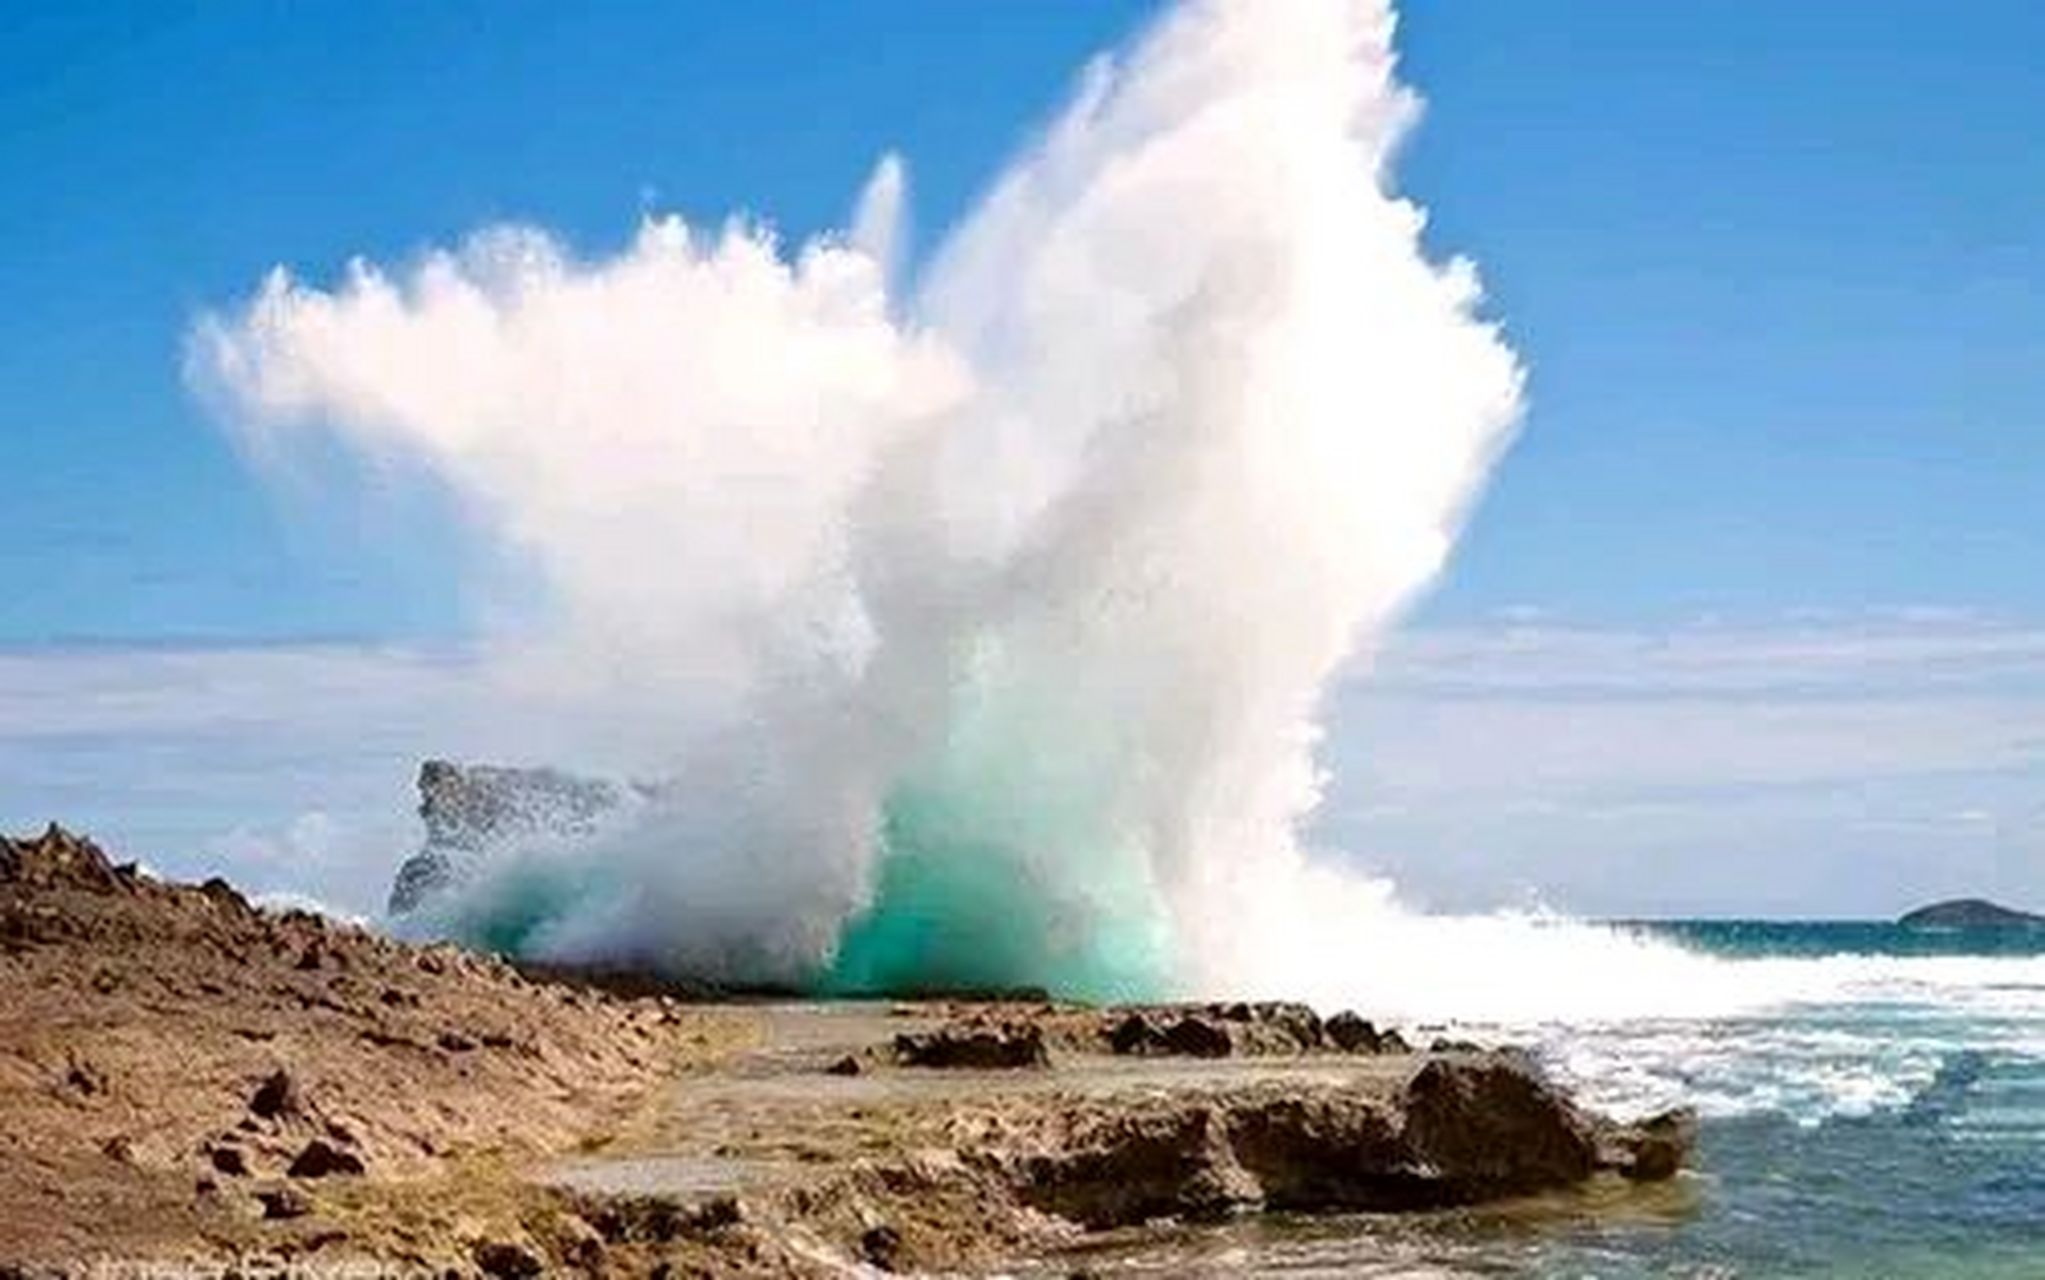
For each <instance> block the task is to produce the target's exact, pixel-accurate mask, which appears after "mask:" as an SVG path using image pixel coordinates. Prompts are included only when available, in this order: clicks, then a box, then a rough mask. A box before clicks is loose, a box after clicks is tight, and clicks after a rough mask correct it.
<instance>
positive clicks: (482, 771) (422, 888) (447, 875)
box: [388, 760, 646, 916]
mask: <svg viewBox="0 0 2045 1280" xmlns="http://www.w3.org/2000/svg"><path fill="white" fill-rule="evenodd" d="M418 785H419V818H420V821H421V822H423V823H424V824H425V826H426V842H425V844H424V845H423V846H422V847H421V848H420V850H419V852H417V853H415V854H413V855H412V856H411V857H409V858H407V859H406V860H405V861H404V863H403V864H402V865H401V866H399V868H398V872H397V875H396V877H395V878H394V879H393V880H392V882H391V893H390V903H389V908H388V909H389V911H390V914H392V915H394V916H399V915H405V914H407V913H409V912H411V911H414V910H417V909H418V907H419V904H420V903H422V902H424V901H425V900H426V899H427V898H429V897H431V896H432V895H433V894H435V893H437V892H439V891H440V890H442V889H444V888H446V887H447V886H448V885H450V884H453V883H454V882H456V881H457V880H459V879H461V878H462V877H463V876H465V875H467V874H469V873H470V872H472V871H473V870H474V868H475V866H476V864H477V863H478V862H479V861H480V860H481V859H482V858H483V857H484V856H485V855H487V854H488V852H489V850H490V849H491V848H492V847H494V846H496V845H499V844H502V843H504V842H505V841H508V840H516V839H519V838H522V837H527V836H566V837H574V836H585V835H589V834H591V833H593V832H594V831H595V830H596V828H597V824H598V823H599V822H600V821H601V820H602V819H603V817H604V815H605V814H607V813H609V812H610V811H612V810H614V809H616V808H617V807H618V806H619V805H620V804H622V803H624V802H625V800H626V799H627V798H628V797H629V796H630V795H632V794H635V793H637V794H644V792H645V790H646V789H645V788H628V787H623V786H619V785H617V784H615V783H610V782H605V781H601V780H598V779H593V778H579V777H576V776H575V775H574V774H570V773H563V772H561V771H560V770H558V769H522V768H512V767H508V766H502V765H487V764H476V765H459V764H455V763H453V762H451V761H447V760H428V761H426V762H425V763H424V764H422V765H420V766H419V784H418Z"/></svg>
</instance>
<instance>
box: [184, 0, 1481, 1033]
mask: <svg viewBox="0 0 2045 1280" xmlns="http://www.w3.org/2000/svg"><path fill="white" fill-rule="evenodd" d="M1393 27H1394V22H1393V15H1392V13H1391V11H1390V9H1389V6H1388V5H1386V4H1384V3H1379V2H1371V0H1353V2H1349V3H1324V4H1296V5H1295V4H1286V5H1269V4H1263V3H1254V2H1247V0H1200V2H1197V3H1190V4H1186V5H1184V6H1182V7H1180V8H1178V9H1177V10H1175V11H1173V12H1171V13H1169V14H1168V15H1166V16H1165V17H1164V18H1163V19H1162V20H1161V21H1160V22H1159V23H1157V24H1156V25H1155V26H1154V27H1153V28H1152V29H1151V30H1149V31H1148V32H1147V33H1146V34H1145V35H1144V36H1143V37H1142V38H1141V39H1140V40H1138V41H1137V42H1136V43H1135V44H1133V45H1132V47H1130V48H1129V49H1128V50H1126V51H1125V52H1124V53H1123V54H1122V55H1120V56H1118V57H1114V58H1106V59H1102V60H1101V61H1099V62H1097V63H1096V64H1095V65H1094V66H1093V67H1091V68H1090V69H1089V71H1088V72H1087V74H1086V75H1085V77H1084V78H1083V82H1082V84H1081V85H1080V87H1079V88H1078V90H1077V92H1076V95H1075V97H1074V99H1073V100H1072V102H1071V103H1070V104H1069V105H1068V106H1067V107H1066V108H1065V109H1064V111H1063V112H1062V114H1060V115H1058V116H1057V117H1056V118H1055V120H1054V121H1053V122H1052V123H1051V124H1050V125H1049V127H1048V128H1047V129H1046V130H1045V131H1044V133H1043V135H1042V136H1041V138H1040V139H1039V140H1038V141H1037V142H1036V143H1035V144H1034V145H1033V146H1031V147H1029V148H1028V149H1027V150H1026V151H1025V152H1024V153H1023V154H1022V155H1021V156H1020V157H1019V158H1017V159H1016V160H1015V161H1013V162H1012V163H1011V164H1010V165H1009V166H1008V167H1007V169H1006V171H1005V172H1004V173H1003V174H1002V176H1001V177H1000V179H999V180H998V181H997V182H996V183H995V184H994V186H993V188H992V189H991V192H990V193H989V194H988V195H987V196H986V197H985V198H984V200H983V201H982V202H981V203H980V204H979V206H978V207H977V208H976V209H975V210H974V211H973V212H972V213H971V214H970V215H969V216H968V217H967V218H966V219H965V220H964V221H963V222H962V223H961V225H959V226H958V227H957V228H956V229H954V230H953V231H952V232H951V234H950V235H949V236H948V237H947V238H946V239H945V241H944V242H943V244H942V245H941V246H940V247H939V248H938V249H937V250H936V252H935V253H934V254H932V255H931V256H930V258H929V260H928V261H927V263H926V264H925V265H924V266H923V268H922V269H921V271H920V273H919V274H918V275H917V276H916V278H915V279H914V280H913V281H907V282H903V281H901V280H899V279H895V278H893V277H895V276H897V275H898V270H897V268H896V266H895V264H896V263H897V262H898V261H899V259H900V256H901V255H900V251H899V244H898V240H899V232H898V228H899V226H900V224H901V220H902V216H901V206H902V203H903V200H904V193H905V185H904V170H903V167H902V166H901V164H900V163H899V161H897V160H895V159H894V158H892V157H890V158H888V159H887V160H885V161H884V162H883V163H882V164H881V166H880V167H879V168H878V169H877V171H876V173H875V176H874V179H873V181H872V182H871V184H870V185H869V188H868V190H867V192H866V193H865V195H864V196H863V197H862V199H861V201H860V204H859V208H858V210H857V213H856V216H855V217H854V218H853V220H852V226H851V229H850V230H849V231H848V232H845V233H842V234H835V235H827V236H823V237H820V238H818V239H815V240H813V241H811V242H809V243H806V244H803V245H801V246H799V247H796V248H794V249H792V250H791V249H787V248H785V247H784V246H783V245H781V244H780V243H779V242H778V241H777V239H776V237H775V235H774V234H773V233H772V232H771V231H770V230H769V229H767V228H766V227H764V226H762V225H759V224H757V223H753V222H748V221H744V220H734V221H732V222H730V223H728V224H726V225H725V226H723V227H722V228H718V229H709V228H704V227H700V226H691V225H686V224H684V223H683V222H682V221H681V220H680V219H678V218H673V217H661V218H655V219H652V220H650V221H648V222H647V223H646V224H645V225H644V227H643V228H642V230H641V232H640V234H639V236H638V238H637V240H636V241H635V242H634V243H633V244H632V245H631V246H630V247H629V248H627V249H626V250H624V251H623V252H621V253H619V254H618V255H616V256H615V257H611V258H607V259H601V260H595V261H587V260H579V259H577V258H576V257H575V256H574V255H573V254H572V253H571V252H570V251H569V250H568V249H567V248H566V247H564V246H563V245H562V244H560V243H559V242H557V241H556V240H554V239H552V238H550V237H549V236H547V235H545V234H544V233H541V232H538V231H534V230H530V229H522V228H494V229H490V230H486V231H484V232H481V233H479V234H477V235H476V236H474V237H473V238H471V239H470V240H469V241H467V242H466V243H465V244H464V245H462V246H461V247H459V248H458V249H455V250H452V251H448V252H438V253H433V254H430V255H428V256H427V257H426V258H425V259H424V260H423V261H422V262H420V263H419V264H417V265H416V266H415V267H413V268H412V269H410V270H409V271H405V272H400V273H395V274H393V273H390V272H386V271H384V270H381V269H379V268H376V267H374V266H370V265H367V264H362V263H357V264H355V265H354V266H352V267H351V268H350V271H349V273H348V275H347V278H346V279H345V280H344V281H342V282H341V283H340V284H339V285H338V286H336V287H334V288H331V289H320V288H316V287H310V286H307V285H305V284H302V283H300V282H298V281H297V280H295V279H293V278H292V277H290V276H289V275H288V274H286V273H284V272H283V271H282V270H279V271H278V272H276V273H274V274H273V275H272V276H271V277H270V278H269V280H267V281H266V282H265V284H264V285H263V287H262V288H261V290H260V291H259V293H258V294H257V296H256V297H255V298H254V299H253V300H252V301H251V302H250V303H249V304H248V305H247V307H246V309H245V310H243V311H241V312H239V313H238V314H234V315H230V316H214V317H209V318H207V319H205V320H203V321H202V322H201V324H200V326H199V327H198V329H197V330H196V332H195V333H194V335H193V339H192V344H191V357H190V359H191V370H192V374H193V377H194V379H195V381H196V382H197V383H199V384H200V385H201V386H202V387H203V388H204V389H205V390H206V391H207V393H208V394H210V395H212V396H213V397H215V398H216V399H217V400H218V401H219V402H220V403H221V404H223V405H224V406H225V408H226V410H227V412H228V413H229V414H230V415H231V417H232V419H233V420H234V421H235V422H236V423H238V424H240V426H241V427H242V428H243V429H244V432H245V434H246V435H247V437H248V438H249V439H250V440H251V441H252V442H254V443H256V444H257V445H258V446H259V447H261V448H262V449H263V450H265V451H274V450H275V449H276V448H277V446H278V444H279V442H280V440H282V439H284V438H286V437H289V436H290V435H292V434H293V433H295V432H301V431H302V430H303V429H304V428H308V427H315V428H325V429H328V430H331V431H332V432H334V433H336V434H337V435H338V437H339V438H340V439H341V440H342V441H343V442H344V443H346V444H347V445H349V446H351V447H353V448H355V449H357V450H359V451H360V452H361V453H362V454H364V455H365V456H368V457H371V458H375V459H379V460H384V459H393V460H396V461H398V462H399V463H401V464H403V465H411V466H418V467H423V468H424V469H426V470H427V471H428V472H429V473H430V474H431V475H433V476H434V477H435V478H436V479H437V480H438V481H440V482H442V483H444V485H445V486H446V488H447V489H448V490H449V492H451V493H452V495H453V496H454V498H455V500H456V501H457V502H458V503H459V504H460V505H461V507H462V509H463V510H464V511H465V512H466V513H467V515H468V516H470V517H471V519H472V521H473V523H474V524H475V525H476V526H477V527H478V528H480V529H482V530H483V531H484V532H485V533H486V535H487V536H488V538H489V540H490V541H491V542H492V543H493V544H495V545H496V546H498V547H499V548H501V549H502V550H503V551H504V552H505V553H506V554H507V555H508V556H510V557H514V558H516V559H517V560H518V561H519V562H520V563H522V564H523V565H524V566H525V567H526V568H528V569H529V570H530V571H531V572H532V573H533V574H535V575H536V576H537V578H538V579H539V581H540V582H541V583H542V584H543V586H544V592H545V599H546V602H547V603H546V606H545V610H544V618H543V621H542V623H541V624H540V626H539V628H538V630H539V635H538V637H537V638H535V637H534V635H533V630H534V627H533V624H532V621H531V619H526V620H524V622H523V624H522V625H523V628H524V630H523V634H522V635H521V638H520V640H519V642H518V644H517V646H516V652H515V654H513V655H512V656H509V657H507V658H506V662H507V666H506V671H507V672H508V673H509V674H508V675H507V677H506V681H507V684H506V687H507V689H511V688H514V687H515V688H517V689H518V690H520V691H521V692H522V694H523V695H524V696H531V697H545V698H548V699H552V700H553V701H554V702H555V703H556V704H557V705H559V706H561V707H562V708H564V714H563V716H562V717H561V721H560V725H561V727H560V728H559V729H558V731H557V736H558V737H559V738H560V739H561V740H560V741H555V742H534V743H530V744H527V749H528V750H530V751H533V752H534V753H536V754H538V753H546V754H547V755H549V756H551V757H553V758H555V759H564V760H569V761H571V762H573V763H577V764H581V763H586V762H588V761H589V760H590V759H591V758H592V757H591V753H592V752H594V753H595V755H596V757H597V758H598V759H599V760H600V762H601V763H603V764H605V765H607V766H608V767H611V768H615V769H617V770H618V771H620V772H621V773H629V774H631V775H632V776H640V777H647V776H651V777H660V778H674V779H677V780H679V781H678V782H677V783H676V784H675V785H674V786H672V787H669V788H666V789H664V791H663V795H665V796H667V797H669V800H668V801H667V802H663V803H654V804H648V805H643V806H639V807H637V808H636V809H635V811H634V812H633V814H632V815H631V817H630V818H629V819H627V820H623V821H620V822H618V823H615V824H613V825H612V827H611V828H610V829H609V830H607V831H606V832H604V833H603V834H602V835H600V836H599V837H598V838H596V839H595V840H592V841H589V842H585V843H583V844H580V845H578V846H576V847H574V848H572V849H569V848H560V847H556V848H545V849H542V848H534V849H529V850H526V851H525V852H523V853H522V854H519V855H516V856H512V857H509V858H507V859H505V860H503V862H502V864H501V865H499V866H498V867H497V868H496V869H495V871H494V873H493V874H492V875H489V876H486V877H484V878H483V880H482V882H480V883H479V884H477V885H476V886H475V887H474V889H473V891H472V893H471V894H470V895H469V898H468V901H467V903H466V910H467V911H468V913H469V916H468V918H469V919H470V920H471V921H472V923H475V924H476V925H477V927H480V928H488V929H491V930H493V931H494V933H495V934H496V936H500V937H507V938H510V939H511V940H513V941H514V942H515V943H516V945H519V946H521V947H524V948H526V949H531V950H538V951H544V952H550V953H557V954H581V955H589V954H613V955H617V954H630V955H631V956H633V957H634V958H637V959H641V960H645V959H652V960H656V961H659V962H661V963H665V964H668V965H671V966H673V967H675V968H677V969H682V970H686V971H690V972H695V973H702V974H707V975H711V976H719V977H726V978H738V979H749V980H762V981H774V980H792V981H805V982H823V983H828V984H830V985H834V986H839V987H848V988H888V987H898V986H903V985H912V984H913V985H929V984H974V985H979V984H1040V985H1045V986H1049V987H1052V988H1054V989H1058V990H1061V991H1068V992H1072V993H1076V994H1091V995H1107V994H1118V993H1136V992H1154V991H1159V990H1164V989H1172V988H1187V987H1198V986H1203V985H1208V984H1211V983H1215V982H1223V981H1225V982H1227V983H1228V984H1229V985H1231V986H1237V987H1240V986H1244V985H1252V986H1254V985H1259V971H1260V968H1268V967H1269V961H1270V956H1271V952H1270V948H1269V947H1268V945H1267V943H1268V942H1269V941H1270V940H1271V939H1272V937H1273V936H1274V935H1273V930H1274V929H1278V930H1290V929H1292V928H1293V927H1294V924H1295V923H1296V922H1295V921H1293V919H1292V918H1293V917H1294V916H1296V915H1297V913H1299V912H1301V911H1307V910H1311V911H1315V912H1324V911H1325V910H1326V907H1325V905H1324V904H1325V893H1324V892H1323V890H1324V889H1325V887H1326V886H1324V885H1321V884H1320V883H1318V882H1319V881H1320V880H1321V879H1323V878H1329V877H1332V878H1334V879H1336V880H1340V879H1342V877H1341V876H1340V874H1339V873H1337V872H1333V871H1325V870H1317V869H1315V867H1314V866H1312V865H1311V864H1310V862H1309V860H1308V858H1307V856H1306V854H1305V853H1304V851H1303V850H1302V849H1301V847H1300V843H1299V840H1298V837H1297V834H1296V832H1297V830H1298V827H1299V825H1300V823H1301V821H1302V819H1303V818H1304V817H1305V816H1306V815H1307V814H1308V813H1309V812H1310V811H1311V809H1312V808H1313V806H1314V803H1315V800H1316V797H1317V793H1318V789H1319V785H1320V780H1319V777H1318V774H1317V772H1316V767H1315V763H1314V746H1315V739H1316V735H1317V733H1318V732H1319V730H1318V727H1317V720H1316V717H1317V713H1318V710H1319V703H1320V700H1321V697H1322V692H1323V690H1324V689H1325V688H1326V686H1327V684H1328V682H1329V680H1330V679H1331V677H1332V676H1333V675H1334V674H1335V673H1336V672H1337V671H1338V669H1340V668H1342V667H1343V666H1344V664H1346V663H1349V662H1351V661H1353V660H1355V659H1356V658H1357V657H1358V656H1359V655H1367V654H1368V652H1369V650H1370V648H1371V646H1372V643H1373V641H1374V639H1375V638H1376V637H1377V636H1378V635H1379V634H1380V633H1381V632H1382V631H1383V629H1384V628H1385V627H1386V626H1387V625H1389V624H1390V622H1391V621H1392V620H1393V619H1394V618H1395V617H1396V616H1397V615H1398V613H1399V611H1400V610H1401V608H1402V607H1403V606H1405V605H1406V604H1407V603H1408V602H1409V601H1410V600H1411V599H1412V597H1413V596H1414V594H1415V593H1416V592H1417V591H1418V590H1420V589H1421V588H1422V587H1423V586H1424V585H1425V584H1426V583H1427V582H1428V581H1429V579H1430V578H1431V577H1432V576H1433V575H1434V574H1435V573H1436V572H1437V571H1438V570H1439V569H1440V567H1441V565H1442V563H1443V560H1444V558H1445V556H1446V554H1447V552H1448V549H1449V547H1450V545H1451V543H1452V541H1453V538H1454V534H1455V532H1456V529H1457V526H1458V524H1459V522H1460V521H1461V519H1462V517H1463V514H1464V512H1465V510H1466V508H1467V507H1468V505H1469V504H1470V502H1471V500H1472V498H1473V497H1474V495H1475V494H1476V492H1477V490H1478V487H1479V486H1480V484H1481V482H1482V480H1483V478H1484V475H1485V473H1486V471H1487V469H1488V467H1489V466H1490V464H1491V462H1492V460H1493V459H1494V458H1495V457H1496V456H1497V455H1498V453H1499V452H1500V450H1501V449H1502V448H1503V447H1504V446H1505V444H1506V443H1507V440H1508V437H1509V435H1510V433H1511V431H1512V429H1513V426H1514V424H1515V422H1516V421H1517V419H1518V416H1519V410H1520V387H1521V371H1520V368H1519V365H1518V363H1517V361H1516V359H1515V357H1514V356H1513V354H1512V353H1511V351H1510V350H1508V348H1507V347H1506V346H1505V344H1504V343H1503V342H1502V340H1501V338H1500V335H1499V333H1498V331H1497V329H1496V328H1495V326H1494V325H1492V324H1491V323H1489V322H1487V321H1486V320H1484V319H1482V318H1481V317H1480V316H1479V315H1478V314H1477V307H1478V304H1479V290H1478V286H1477V283H1476V278H1475V274H1474V271H1473V270H1472V268H1471V267H1470V265H1469V264H1468V263H1466V262H1463V261H1460V260H1455V261H1450V262H1447V263H1445V264H1436V263H1434V262H1432V261H1430V260H1429V258H1428V257H1427V255H1426V254H1425V253H1424V252H1423V249H1422V245H1421V231H1422V225H1423V218H1422V215H1421V212H1420V211H1419V210H1418V209H1417V208H1416V207H1415V206H1414V205H1413V204H1411V203H1409V202H1407V201H1405V200H1403V199H1401V198H1399V197H1398V196H1397V195H1396V194H1395V193H1394V192H1393V190H1392V187H1391V175H1390V168H1389V166H1390V160H1391V156H1392V153H1393V151H1394V150H1395V148H1396V147H1397V145H1398V144H1399V141H1400V139H1401V138H1402V136H1403V135H1404V134H1405V133H1406V131H1407V130H1408V128H1409V127H1410V125H1411V123H1412V121H1413V119H1414V116H1415V112H1416V101H1415V99H1414V98H1413V97H1412V95H1411V94H1409V93H1408V92H1407V91H1406V90H1405V89H1404V88H1403V87H1402V86H1401V85H1400V84H1399V83H1398V82H1397V80H1396V78H1395V76H1394V56H1393V50H1392V33H1393ZM507 696H510V695H509V694H508V695H507ZM571 726H580V728H579V729H578V728H574V727H571ZM1376 892H1377V891H1376V890H1374V889H1371V888H1370V887H1369V886H1350V887H1348V888H1346V889H1345V893H1344V895H1343V896H1344V897H1346V898H1348V899H1349V900H1350V901H1352V902H1354V903H1357V904H1358V905H1368V901H1369V900H1371V899H1372V898H1373V897H1374V895H1375V894H1376ZM1359 895H1361V897H1359ZM1271 976H1272V977H1273V978H1274V979H1275V980H1279V981H1282V980H1283V978H1284V977H1285V976H1286V975H1283V974H1275V975H1271Z"/></svg>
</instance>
